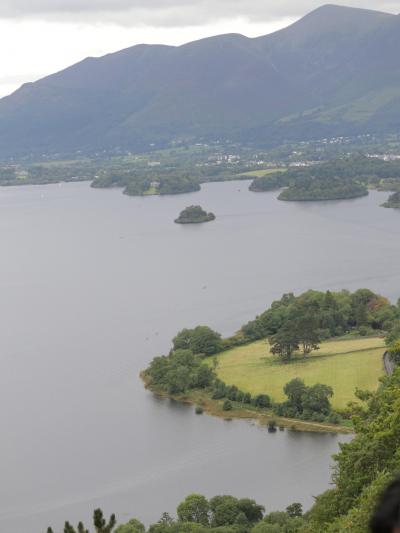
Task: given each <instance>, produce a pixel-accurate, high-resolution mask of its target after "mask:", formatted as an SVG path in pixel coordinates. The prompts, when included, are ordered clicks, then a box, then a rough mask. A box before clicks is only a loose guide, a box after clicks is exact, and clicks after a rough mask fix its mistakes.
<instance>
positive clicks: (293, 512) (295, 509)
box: [47, 494, 304, 533]
mask: <svg viewBox="0 0 400 533" xmlns="http://www.w3.org/2000/svg"><path fill="white" fill-rule="evenodd" d="M176 515H177V516H176V518H173V517H171V516H170V515H169V514H168V513H164V514H163V515H162V516H161V518H160V520H159V521H158V522H157V523H155V524H152V525H151V526H150V527H149V528H148V529H146V527H145V526H144V525H143V524H142V523H141V522H140V521H139V520H137V519H132V520H130V521H129V522H127V523H126V524H121V525H119V526H117V523H116V518H115V515H112V516H111V517H110V519H109V520H106V519H105V518H104V515H103V512H102V511H101V510H100V509H97V510H96V511H95V512H94V516H93V525H94V531H95V532H96V533H113V532H114V533H296V532H299V531H300V530H301V527H302V526H303V524H304V518H303V508H302V505H301V504H300V503H293V504H292V505H289V506H288V507H287V508H286V510H285V511H282V512H272V513H269V514H265V507H264V506H263V505H260V504H258V503H257V502H256V501H254V500H252V499H250V498H235V497H234V496H228V495H222V496H214V497H213V498H211V499H210V500H208V499H207V498H206V497H205V496H203V495H201V494H190V495H188V496H187V497H186V498H185V500H184V501H182V502H181V503H180V504H179V505H178V507H177V510H176ZM47 533H54V532H53V530H52V529H51V528H49V529H48V530H47ZM64 533H89V530H88V529H86V527H85V526H84V524H83V523H82V522H81V523H80V524H78V527H77V528H76V529H75V528H74V527H73V526H71V524H70V523H69V522H66V524H65V527H64Z"/></svg>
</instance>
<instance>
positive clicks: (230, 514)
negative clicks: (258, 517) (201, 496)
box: [210, 496, 242, 527]
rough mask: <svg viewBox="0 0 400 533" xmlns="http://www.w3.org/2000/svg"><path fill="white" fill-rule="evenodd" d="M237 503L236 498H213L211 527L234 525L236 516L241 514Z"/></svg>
mask: <svg viewBox="0 0 400 533" xmlns="http://www.w3.org/2000/svg"><path fill="white" fill-rule="evenodd" d="M238 503H239V502H238V500H237V498H235V497H233V496H215V497H214V498H211V500H210V509H211V511H212V518H211V523H212V526H213V527H219V526H229V525H232V524H235V523H236V519H237V517H238V515H239V514H240V513H241V512H242V511H241V509H239V506H238Z"/></svg>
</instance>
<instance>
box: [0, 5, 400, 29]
mask: <svg viewBox="0 0 400 533" xmlns="http://www.w3.org/2000/svg"><path fill="white" fill-rule="evenodd" d="M321 3H323V0H320V1H318V0H2V1H1V3H0V17H3V18H31V17H40V18H42V19H43V18H45V19H50V20H58V21H60V20H61V21H63V20H71V18H72V19H77V18H79V20H84V21H87V22H92V23H98V22H102V23H107V22H115V23H118V24H123V25H141V24H148V25H152V26H160V27H163V26H164V27H167V26H177V27H178V26H186V25H199V24H205V23H210V22H216V21H219V20H222V19H232V18H235V17H244V18H246V19H248V20H250V21H257V22H272V21H274V20H278V19H282V18H287V17H290V18H294V17H299V16H302V15H304V14H306V13H307V12H308V11H311V10H312V9H315V8H317V7H319V6H320V5H321ZM346 3H347V5H351V6H353V7H362V8H369V9H377V10H380V11H389V12H392V13H397V12H399V11H400V0H383V1H382V0H349V1H348V2H346Z"/></svg>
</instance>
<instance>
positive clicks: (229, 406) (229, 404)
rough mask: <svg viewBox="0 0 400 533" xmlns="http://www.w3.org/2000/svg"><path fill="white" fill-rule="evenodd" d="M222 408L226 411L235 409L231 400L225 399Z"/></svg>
mask: <svg viewBox="0 0 400 533" xmlns="http://www.w3.org/2000/svg"><path fill="white" fill-rule="evenodd" d="M222 409H223V410H224V411H232V409H233V405H232V402H231V401H230V400H225V401H224V405H223V406H222Z"/></svg>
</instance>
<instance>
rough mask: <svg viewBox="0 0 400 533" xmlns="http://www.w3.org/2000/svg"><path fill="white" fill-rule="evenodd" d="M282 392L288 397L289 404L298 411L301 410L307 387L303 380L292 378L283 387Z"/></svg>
mask: <svg viewBox="0 0 400 533" xmlns="http://www.w3.org/2000/svg"><path fill="white" fill-rule="evenodd" d="M283 391H284V393H285V394H286V396H287V397H288V402H289V404H290V405H291V406H292V407H294V408H295V410H296V411H297V412H298V413H301V412H302V411H303V397H304V394H305V393H306V391H307V387H306V385H305V383H304V381H303V380H301V379H299V378H295V379H292V381H289V383H287V384H286V385H285V387H284V388H283Z"/></svg>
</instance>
